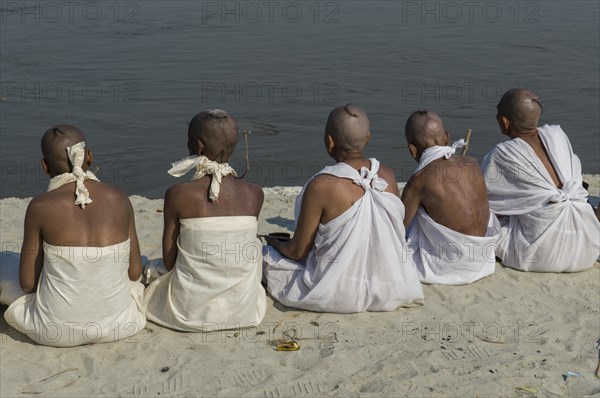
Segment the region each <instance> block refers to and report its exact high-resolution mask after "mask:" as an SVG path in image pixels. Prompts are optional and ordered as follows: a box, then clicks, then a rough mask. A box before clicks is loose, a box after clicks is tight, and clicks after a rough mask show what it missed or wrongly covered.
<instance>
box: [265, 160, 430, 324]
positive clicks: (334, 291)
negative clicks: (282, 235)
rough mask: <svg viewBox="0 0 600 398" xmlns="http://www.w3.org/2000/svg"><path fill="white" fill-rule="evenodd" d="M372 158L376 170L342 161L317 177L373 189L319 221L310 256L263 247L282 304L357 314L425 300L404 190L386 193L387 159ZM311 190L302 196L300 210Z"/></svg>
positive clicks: (267, 271)
mask: <svg viewBox="0 0 600 398" xmlns="http://www.w3.org/2000/svg"><path fill="white" fill-rule="evenodd" d="M370 160H371V168H370V169H366V168H365V169H363V170H361V172H360V173H359V172H358V171H357V170H355V169H353V168H352V167H350V166H349V165H347V164H345V163H338V164H336V165H334V166H328V167H325V168H324V169H323V170H321V171H320V172H319V173H317V174H316V175H315V176H317V175H320V174H329V175H333V176H336V177H339V178H344V179H349V180H351V181H353V182H354V183H355V184H357V185H360V186H361V187H363V189H365V193H364V195H363V196H362V197H361V198H360V199H359V200H357V201H356V202H355V203H354V205H352V207H350V209H348V210H347V211H346V212H344V213H343V214H341V215H340V216H338V217H337V218H335V219H333V220H331V221H330V222H328V223H327V224H325V225H323V224H319V227H318V229H317V233H316V235H315V240H314V244H313V247H312V249H311V250H310V252H309V254H308V256H307V257H306V258H305V259H304V260H303V261H293V260H290V259H287V258H285V257H283V256H282V255H281V254H280V253H279V252H278V251H277V250H275V249H274V248H273V247H271V246H265V248H264V249H263V254H264V264H265V269H264V273H265V277H266V279H267V282H268V284H267V289H268V290H269V292H270V293H271V295H273V297H274V298H275V299H277V300H278V301H279V302H281V303H282V304H284V305H287V306H289V307H296V308H303V309H306V310H311V311H319V312H337V313H354V312H362V311H392V310H394V309H396V308H397V307H399V306H413V305H419V304H422V303H423V290H422V287H421V283H420V282H419V278H418V276H417V271H416V268H415V265H414V263H413V262H412V258H410V256H409V255H408V252H407V247H406V241H405V237H404V234H405V229H404V225H403V218H404V206H403V205H402V202H401V201H400V199H399V198H398V197H397V196H396V195H394V194H391V193H389V192H382V191H383V190H385V188H386V187H387V183H385V181H383V180H379V178H378V177H377V171H378V170H379V162H378V161H377V160H376V159H370ZM313 178H314V177H313ZM311 180H312V179H311ZM309 182H310V180H309ZM307 185H308V183H307ZM304 189H306V185H305V186H304ZM304 189H303V191H302V193H301V194H300V196H299V197H298V200H297V201H296V209H295V210H296V211H295V213H296V214H298V213H299V209H300V207H301V204H302V195H303V192H304ZM297 218H298V216H296V219H297Z"/></svg>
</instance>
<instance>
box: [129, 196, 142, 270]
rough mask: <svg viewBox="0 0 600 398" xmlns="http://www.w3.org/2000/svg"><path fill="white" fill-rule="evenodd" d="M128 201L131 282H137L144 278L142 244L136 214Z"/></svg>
mask: <svg viewBox="0 0 600 398" xmlns="http://www.w3.org/2000/svg"><path fill="white" fill-rule="evenodd" d="M125 200H126V201H127V211H128V212H129V270H128V274H129V280H132V281H137V280H138V279H140V276H142V257H141V255H140V243H139V241H138V237H137V231H136V229H135V213H134V211H133V206H131V202H130V201H129V198H126V199H125Z"/></svg>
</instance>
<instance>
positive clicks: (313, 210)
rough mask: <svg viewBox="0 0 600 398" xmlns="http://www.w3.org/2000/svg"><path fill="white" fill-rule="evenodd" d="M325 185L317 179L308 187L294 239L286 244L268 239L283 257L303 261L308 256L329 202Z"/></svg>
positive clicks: (274, 239)
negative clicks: (325, 206) (325, 204)
mask: <svg viewBox="0 0 600 398" xmlns="http://www.w3.org/2000/svg"><path fill="white" fill-rule="evenodd" d="M325 185H326V184H325V183H319V179H318V177H317V178H315V179H313V180H312V181H311V182H310V183H309V184H308V186H307V187H306V191H305V192H304V196H303V198H302V205H301V207H300V215H299V216H298V223H297V227H296V231H295V232H294V236H293V237H292V239H290V240H289V241H286V242H284V241H281V240H278V239H276V238H270V237H266V238H265V239H266V240H267V244H268V245H270V246H273V247H274V248H275V249H276V250H277V251H278V252H280V253H281V254H282V255H284V256H285V257H287V258H290V259H292V260H302V259H303V258H305V257H306V256H307V255H308V253H309V252H310V249H311V248H312V246H313V243H314V240H315V235H316V233H317V228H318V227H319V222H320V221H321V217H322V215H323V210H324V203H325V201H326V200H327V198H326V195H325V193H324V192H323V190H324V188H325Z"/></svg>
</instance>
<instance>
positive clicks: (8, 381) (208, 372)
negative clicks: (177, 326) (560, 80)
mask: <svg viewBox="0 0 600 398" xmlns="http://www.w3.org/2000/svg"><path fill="white" fill-rule="evenodd" d="M585 180H586V181H588V182H589V183H590V184H591V188H590V194H591V195H593V196H595V197H598V196H599V187H600V176H586V177H585ZM265 192H266V197H265V198H266V201H265V205H264V208H263V211H262V215H261V218H260V223H259V233H266V232H273V231H285V230H289V229H291V228H293V221H292V220H293V204H294V200H295V194H296V193H297V192H298V190H297V189H295V188H268V189H266V190H265ZM131 200H132V203H133V205H134V207H135V210H136V221H137V227H138V234H139V239H140V244H141V250H142V254H143V255H145V256H147V257H149V258H156V257H160V236H161V233H162V214H161V213H160V212H158V211H157V210H159V209H162V200H148V199H145V198H142V197H139V196H133V197H132V198H131ZM27 203H28V200H27V199H14V198H8V199H2V200H1V201H0V212H1V218H2V224H1V243H2V251H3V252H6V251H18V250H19V249H20V243H21V240H22V223H23V216H24V212H25V209H26V206H27ZM424 291H425V297H426V301H425V306H423V307H420V308H410V309H399V310H397V311H393V312H389V313H362V314H353V315H336V314H318V313H312V312H306V311H296V310H292V309H288V308H285V307H282V306H280V305H279V304H274V303H273V301H272V300H271V299H270V298H269V305H268V310H267V315H266V317H265V320H264V322H263V323H262V324H261V325H260V326H259V327H258V328H253V329H248V330H244V331H240V332H237V333H236V332H222V333H221V332H219V333H212V334H194V333H178V332H174V331H171V330H168V329H165V328H162V327H160V326H157V325H155V324H152V323H148V325H147V326H146V328H145V329H144V330H143V331H141V332H140V333H138V334H136V335H135V336H133V337H131V338H129V339H127V340H123V341H118V342H115V343H110V344H100V345H90V346H82V347H75V348H67V349H65V348H61V349H58V348H50V347H43V346H36V345H34V344H32V343H31V341H30V340H28V339H27V338H25V337H23V336H22V335H20V334H18V333H17V332H15V331H14V330H12V329H10V328H9V327H8V326H7V325H6V322H5V321H4V319H3V318H2V331H1V334H0V338H1V341H0V371H1V372H0V376H1V383H0V385H1V387H0V394H1V395H2V396H24V395H32V394H41V395H43V396H94V395H104V396H115V395H116V396H200V395H202V396H261V397H283V396H319V395H324V396H381V395H388V396H390V395H391V396H415V397H416V396H419V397H420V396H443V397H447V396H476V395H478V396H534V395H536V394H537V395H539V396H583V395H594V394H596V395H597V394H600V379H597V378H595V377H594V371H595V370H596V366H597V364H598V358H599V351H598V348H597V344H598V343H599V342H600V335H599V333H598V330H600V264H599V263H596V264H595V265H594V267H593V268H592V269H591V270H588V271H586V272H582V273H578V274H534V273H523V272H518V271H515V270H512V269H508V268H505V267H503V266H501V265H500V264H497V265H496V273H495V274H493V275H492V276H490V277H488V278H485V279H484V280H481V281H479V282H477V283H474V284H472V285H469V286H462V287H448V286H425V287H424ZM5 309H6V307H2V312H4V310H5ZM294 330H295V334H296V337H300V340H299V343H300V346H301V348H300V350H299V351H296V352H276V351H274V350H273V347H272V345H271V344H270V341H271V340H274V339H281V338H285V336H286V335H293V334H294ZM568 371H573V372H580V374H581V375H580V377H578V378H577V377H569V378H568V379H567V380H564V377H563V375H564V374H566V372H568Z"/></svg>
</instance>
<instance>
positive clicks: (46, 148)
mask: <svg viewBox="0 0 600 398" xmlns="http://www.w3.org/2000/svg"><path fill="white" fill-rule="evenodd" d="M81 141H85V135H84V134H83V132H82V131H81V130H79V129H78V128H77V127H75V126H71V125H70V124H59V125H56V126H54V127H50V128H49V129H48V130H46V132H45V133H44V136H43V137H42V154H43V155H44V159H45V160H46V163H47V164H48V168H49V171H50V174H51V175H58V174H62V173H67V172H70V171H71V170H72V168H73V165H72V164H71V162H70V161H69V158H68V156H67V148H68V147H70V146H73V145H75V144H77V143H79V142H81ZM84 166H85V162H84Z"/></svg>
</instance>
